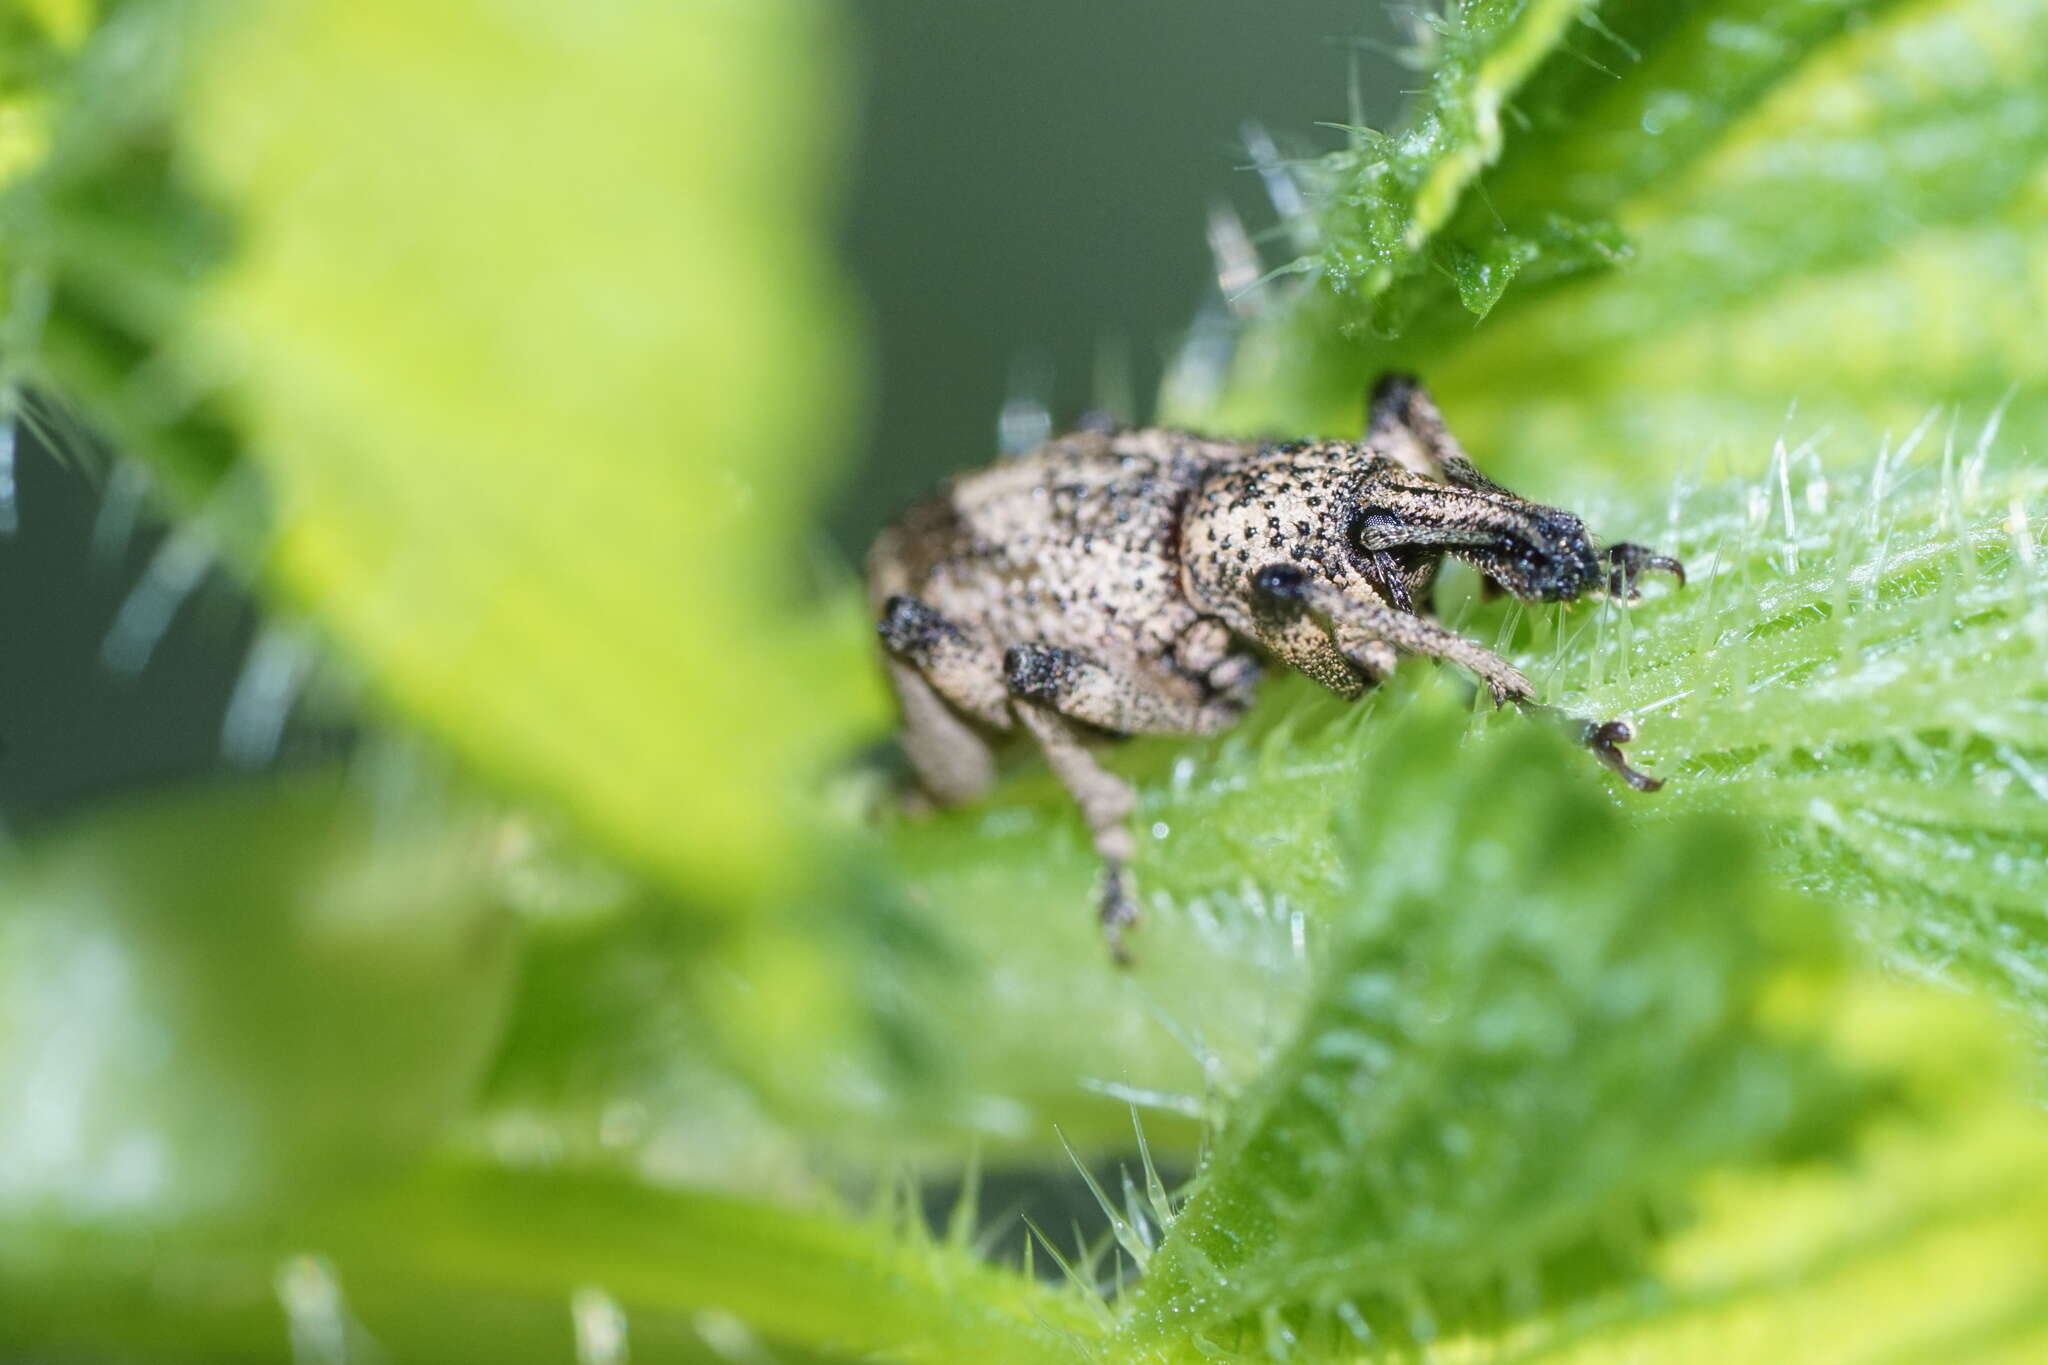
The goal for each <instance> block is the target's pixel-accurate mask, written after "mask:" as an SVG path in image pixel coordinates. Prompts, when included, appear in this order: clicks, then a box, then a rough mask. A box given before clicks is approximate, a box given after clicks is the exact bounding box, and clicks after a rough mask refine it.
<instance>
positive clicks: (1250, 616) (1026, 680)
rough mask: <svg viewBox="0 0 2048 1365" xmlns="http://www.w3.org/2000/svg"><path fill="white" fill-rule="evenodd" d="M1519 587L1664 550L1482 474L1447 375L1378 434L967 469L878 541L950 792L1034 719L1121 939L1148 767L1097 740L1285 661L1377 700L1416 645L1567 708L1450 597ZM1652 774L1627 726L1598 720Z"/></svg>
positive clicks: (1376, 412) (906, 738) (1215, 721)
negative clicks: (1131, 764) (1446, 617)
mask: <svg viewBox="0 0 2048 1365" xmlns="http://www.w3.org/2000/svg"><path fill="white" fill-rule="evenodd" d="M1446 555H1452V556H1455V557H1457V558H1459V559H1462V560H1464V561H1466V562H1468V563H1470V564H1472V565H1473V566H1474V567H1475V568H1477V569H1478V570H1479V572H1480V573H1481V574H1482V575H1483V576H1484V578H1485V580H1486V581H1487V582H1489V583H1490V584H1492V585H1495V586H1496V587H1498V588H1499V589H1502V590H1505V591H1507V592H1510V593H1513V594H1514V595H1515V596H1517V597H1520V598H1524V599H1527V600H1530V601H1537V602H1562V601H1569V600H1571V599H1574V598H1578V597H1581V596H1584V595H1586V594H1588V593H1593V592H1603V591H1604V592H1606V593H1608V594H1610V595H1611V596H1614V597H1617V598H1622V599H1626V600H1633V599H1634V598H1635V597H1636V596H1637V590H1636V579H1637V577H1638V576H1639V575H1640V574H1642V573H1644V572H1646V571H1650V570H1657V571H1662V572H1666V573H1669V574H1671V575H1672V576H1673V577H1674V578H1675V579H1676V580H1677V581H1678V582H1679V583H1680V584H1681V585H1682V584H1683V583H1684V581H1685V570H1684V567H1683V566H1682V565H1681V564H1680V563H1679V562H1678V561H1677V560H1675V559H1672V558H1670V557H1668V556H1665V555H1660V554H1657V553H1655V552H1653V551H1651V550H1649V549H1646V548H1644V547H1643V546H1640V545H1631V544H1626V543H1623V544H1615V545H1609V546H1607V547H1606V549H1605V550H1604V551H1602V550H1599V549H1596V547H1595V546H1594V543H1593V541H1592V539H1591V538H1590V537H1589V536H1588V535H1587V533H1586V527H1585V523H1584V522H1582V521H1581V520H1580V519H1579V518H1578V517H1576V516H1574V515H1573V514H1572V513H1570V512H1566V511H1562V510H1560V509H1558V508H1555V507H1546V506H1543V505H1542V504H1540V503H1534V502H1531V501H1529V500H1528V499H1526V498H1522V497H1519V496H1517V495H1516V494H1514V493H1511V492H1509V491H1508V490H1507V489H1506V488H1503V487H1502V486H1501V485H1499V484H1497V483H1495V482H1494V481H1493V480H1491V479H1489V478H1487V477H1486V476H1485V475H1484V474H1482V473H1480V472H1479V470H1478V468H1477V467H1476V466H1474V464H1473V463H1472V461H1471V459H1470V458H1468V457H1467V455H1466V454H1465V452H1464V450H1463V449H1462V448H1461V447H1460V446H1459V444H1458V442H1457V440H1456V438H1455V437H1453V436H1452V434H1451V432H1450V430H1449V428H1448V427H1447V426H1445V424H1444V420H1443V416H1442V414H1441V413H1440V412H1439V411H1438V409H1437V406H1436V404H1435V402H1434V401H1433V400H1432V399H1431V398H1430V396H1429V394H1428V392H1427V391H1426V390H1425V389H1424V388H1423V387H1422V385H1421V384H1420V383H1418V382H1417V381H1416V380H1415V379H1414V378H1413V377H1411V376H1408V375H1401V374H1390V375H1387V376H1385V377H1383V378H1382V379H1381V380H1380V381H1379V383H1378V384H1377V385H1375V386H1374V388H1373V390H1372V394H1371V398H1370V400H1369V406H1368V422H1367V431H1366V435H1365V439H1364V440H1362V441H1355V442H1354V441H1285V442H1282V441H1256V442H1245V441H1229V440H1215V439H1210V438H1207V437H1202V436H1197V435H1192V434H1189V433H1186V432H1179V431H1166V430H1159V429H1145V430H1129V429H1116V428H1114V427H1112V426H1110V425H1107V424H1100V423H1098V424H1093V425H1091V426H1089V427H1087V428H1086V429H1084V430H1081V431H1078V432H1076V433H1074V434H1073V435H1069V436H1064V437H1060V438H1058V439H1056V440H1054V441H1052V442H1050V443H1049V444H1047V445H1045V446H1043V447H1041V448H1040V449H1038V450H1036V451H1034V452H1032V453H1030V454H1028V455H1022V456H1018V457H1016V458H1012V459H1009V460H1006V461H1003V462H1001V463H998V464H995V465H991V466H989V467H987V468H983V469H977V470H973V471H971V472H968V473H965V474H962V475H959V476H957V477H955V478H953V479H952V480H950V481H949V482H948V483H947V484H945V485H944V486H943V487H942V488H941V489H940V491H939V492H938V493H937V494H935V495H934V496H933V497H931V498H930V499H928V500H927V501H925V502H922V503H920V504H918V505H917V506H915V507H913V508H911V509H910V510H909V511H908V512H906V513H905V514H904V515H903V516H902V517H900V518H899V519H897V521H895V522H894V523H893V524H892V525H890V526H889V527H888V528H887V529H885V530H884V531H883V532H882V533H881V535H880V536H879V537H877V539H876V541H875V544H874V547H873V549H872V550H871V551H870V552H869V554H868V558H867V581H868V589H869V597H870V603H871V605H872V607H873V609H874V611H875V613H876V623H877V630H878V632H879V634H880V636H881V642H882V652H883V657H884V662H885V665H886V667H887V669H888V673H889V680H890V683H891V685H892V686H893V688H894V690H895V693H896V699H897V702H898V704H899V706H900V708H901V711H902V719H903V729H902V744H903V749H904V753H905V755H906V757H907V758H908V759H909V762H910V765H911V768H912V769H913V771H914V772H915V774H916V777H917V780H918V782H919V784H920V785H921V786H922V788H923V790H924V792H925V794H926V795H927V796H928V797H929V798H930V799H931V800H932V801H934V802H936V803H938V804H941V805H954V804H959V803H961V802H967V801H972V800H973V799H975V798H976V797H978V796H980V795H981V794H982V793H983V792H985V791H986V790H987V789H988V788H989V786H990V785H991V784H992V783H993V782H994V780H995V774H996V766H995V765H996V750H997V747H998V745H999V744H1001V743H1002V742H1003V741H1005V740H1007V739H1009V738H1012V737H1016V736H1019V735H1028V736H1029V737H1030V738H1031V739H1032V740H1034V741H1036V742H1037V744H1038V747H1039V748H1040V749H1041V750H1042V751H1043V752H1044V755H1045V759H1046V762H1047V763H1048V765H1049V766H1050V767H1051V768H1052V771H1053V772H1054V773H1055V774H1056V775H1057V776H1058V778H1059V779H1060V781H1061V782H1062V783H1063V784H1064V785H1065V786H1066V788H1067V790H1068V791H1069V792H1071V793H1072V794H1073V797H1074V799H1075V801H1076V802H1077V803H1078V804H1079V805H1080V807H1081V811H1082V814H1083V815H1084V816H1085V817H1086V820H1087V824H1088V829H1089V832H1090V833H1091V835H1092V836H1093V839H1094V844H1095V848H1096V851H1097V852H1098V853H1099V854H1100V855H1101V858H1102V864H1103V872H1102V885H1101V899H1100V905H1099V911H1100V916H1101V922H1102V928H1103V932H1104V934H1105V936H1106V937H1107V939H1108V942H1109V946H1110V951H1111V953H1112V955H1113V956H1115V957H1116V959H1117V960H1118V961H1128V956H1127V953H1126V948H1125V931H1126V930H1127V929H1128V928H1129V927H1130V926H1131V925H1132V924H1133V923H1135V921H1136V920H1137V917H1138V908H1137V900H1136V898H1135V896H1134V894H1133V890H1132V886H1131V876H1130V871H1129V865H1130V863H1131V860H1132V858H1133V856H1134V855H1135V853H1136V842H1135V840H1134V838H1133V836H1132V833H1131V829H1130V825H1129V821H1130V816H1131V812H1132V809H1133V807H1134V806H1135V804H1136V794H1135V792H1134V791H1133V790H1132V788H1131V786H1130V784H1129V783H1128V782H1125V781H1124V780H1123V779H1121V778H1119V777H1117V776H1116V775H1115V774H1113V773H1111V772H1110V771H1109V770H1108V769H1106V768H1104V767H1103V766H1102V764H1101V763H1100V762H1099V761H1098V760H1097V758H1096V756H1095V754H1094V753H1093V751H1092V748H1091V741H1094V740H1098V739H1102V738H1105V737H1118V736H1127V735H1138V734H1182V735H1206V734H1214V733H1216V732H1218V731H1221V730H1225V729H1228V728H1229V727H1230V726H1232V725H1234V724H1235V723H1236V722H1237V721H1238V720H1239V719H1240V718H1241V717H1242V716H1243V715H1244V714H1245V711H1246V710H1247V708H1249V707H1250V705H1251V704H1252V700H1253V696H1254V693H1255V691H1256V689H1257V686H1258V682H1259V678H1260V675H1261V674H1262V673H1263V672H1264V671H1265V669H1266V668H1267V667H1268V666H1269V665H1270V664H1272V663H1274V662H1278V663H1281V664H1285V665H1287V666H1289V667H1292V668H1295V669H1298V670H1299V671H1301V672H1303V673H1306V674H1307V675H1308V676H1309V677H1311V678H1313V679H1315V680H1316V681H1317V682H1318V683H1320V684H1322V685H1323V686H1324V687H1326V688H1328V689H1329V690H1330V691H1332V692H1334V693H1336V694H1337V695H1338V696H1340V697H1345V698H1356V697H1358V696H1359V695H1360V694H1362V693H1363V692H1364V691H1365V690H1366V689H1367V688H1369V687H1370V686H1372V685H1373V684H1374V683H1377V682H1379V681H1380V680H1382V679H1384V678H1385V677H1387V675H1388V674H1389V673H1391V672H1392V671H1393V668H1394V665H1395V661H1396V659H1397V657H1398V656H1399V655H1401V654H1403V653H1408V654H1420V655H1425V656H1427V657H1430V658H1434V659H1443V660H1448V661H1450V662H1451V663H1454V664H1457V665H1459V666H1460V667H1462V668H1464V669H1466V670H1467V671H1469V672H1470V673H1471V674H1472V675H1473V676H1475V677H1476V678H1477V679H1478V680H1479V682H1480V683H1481V684H1482V685H1483V686H1484V687H1485V688H1486V689H1487V691H1488V692H1489V693H1490V694H1491V695H1492V697H1493V700H1494V702H1495V704H1496V705H1506V704H1508V703H1510V702H1513V703H1515V704H1517V705H1519V706H1521V707H1523V708H1524V709H1527V710H1532V711H1539V712H1545V713H1548V714H1553V715H1554V714H1557V713H1555V712H1551V711H1550V708H1547V707H1544V706H1542V705H1541V704H1540V703H1539V702H1538V701H1537V700H1536V696H1535V693H1534V690H1533V689H1532V688H1531V687H1530V685H1529V680H1528V679H1527V678H1525V677H1524V676H1522V674H1521V673H1520V672H1519V671H1518V670H1517V669H1516V668H1515V667H1514V665H1513V664H1511V663H1509V662H1508V661H1507V660H1506V659H1503V658H1501V657H1500V656H1499V655H1498V654H1495V653H1494V652H1493V651H1491V650H1489V649H1487V648H1485V647H1484V646H1482V645H1480V644H1478V643H1477V642H1475V641H1473V640H1470V639H1467V638H1466V637H1465V636H1462V635H1459V634H1457V633H1456V632H1455V631H1452V630H1450V629H1448V628H1446V627H1445V626H1444V625H1442V624H1441V623H1440V622H1438V621H1436V620H1435V619H1433V618H1432V616H1431V615H1430V614H1429V612H1430V607H1431V588H1432V585H1433V583H1434V582H1435V580H1436V577H1437V573H1438V570H1439V569H1440V568H1441V566H1442V564H1443V561H1444V557H1445V556H1446ZM1574 724H1575V725H1576V728H1577V732H1578V735H1579V738H1580V739H1581V741H1582V742H1583V743H1584V744H1585V745H1586V747H1587V748H1588V749H1590V750H1591V751H1592V752H1593V753H1594V754H1595V755H1596V756H1597V757H1598V758H1600V759H1601V760H1602V761H1603V762H1605V763H1606V764H1607V765H1608V766H1609V767H1611V768H1612V769H1614V771H1615V772H1616V773H1618V774H1619V775H1620V776H1621V777H1622V778H1623V780H1625V781H1626V782H1628V784H1629V785H1630V786H1632V787H1635V788H1636V789H1638V790H1642V791H1650V790H1654V789H1655V788H1656V787H1657V786H1658V785H1659V784H1658V782H1657V780H1656V779H1654V778H1651V777H1648V776H1646V775H1644V774H1643V773H1640V772H1638V771H1637V770H1635V769H1634V768H1632V767H1631V766H1629V764H1628V762H1627V760H1626V759H1625V758H1624V757H1623V756H1622V753H1621V749H1620V746H1621V745H1622V744H1623V743H1626V742H1627V741H1628V740H1630V739H1632V738H1633V737H1634V734H1633V731H1632V730H1631V729H1630V727H1629V726H1628V724H1627V723H1626V722H1624V721H1605V722H1574Z"/></svg>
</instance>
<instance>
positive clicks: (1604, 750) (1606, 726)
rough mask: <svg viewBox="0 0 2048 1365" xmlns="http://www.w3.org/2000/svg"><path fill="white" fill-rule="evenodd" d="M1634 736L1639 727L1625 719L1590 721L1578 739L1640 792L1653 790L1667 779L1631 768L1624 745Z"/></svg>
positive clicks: (1594, 755)
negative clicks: (1623, 750)
mask: <svg viewBox="0 0 2048 1365" xmlns="http://www.w3.org/2000/svg"><path fill="white" fill-rule="evenodd" d="M1635 737H1636V727H1635V726H1633V725H1630V724H1629V723H1628V722H1627V721H1625V720H1589V721H1587V722H1586V725H1585V729H1584V730H1583V731H1582V733H1581V736H1580V741H1579V742H1580V743H1582V744H1584V745H1585V746H1586V747H1587V748H1588V749H1590V750H1592V751H1593V757H1595V758H1597V759H1599V760H1600V761H1601V762H1602V763H1605V764H1606V765H1607V766H1608V767H1610V768H1612V769H1614V771H1615V772H1616V773H1617V774H1619V775H1620V777H1621V780H1622V781H1624V782H1626V783H1628V784H1629V786H1631V787H1634V788H1635V789H1636V790H1637V791H1639V792H1653V791H1655V790H1657V788H1659V787H1661V786H1663V785H1664V779H1663V778H1661V777H1652V776H1650V775H1649V774H1648V773H1646V772H1643V771H1641V770H1639V769H1637V768H1633V767H1630V766H1629V761H1628V759H1626V758H1625V757H1623V756H1622V752H1621V746H1622V745H1624V744H1626V743H1628V742H1629V741H1630V740H1632V739H1634V738H1635Z"/></svg>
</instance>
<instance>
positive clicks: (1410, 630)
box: [1252, 564, 1536, 705]
mask: <svg viewBox="0 0 2048 1365" xmlns="http://www.w3.org/2000/svg"><path fill="white" fill-rule="evenodd" d="M1252 586H1253V589H1254V591H1255V592H1256V593H1257V594H1258V595H1259V596H1260V597H1262V598H1264V599H1265V600H1267V601H1268V602H1272V603H1274V604H1276V605H1281V606H1284V605H1290V604H1291V605H1292V606H1293V607H1294V609H1295V610H1296V612H1297V613H1305V614H1306V615H1307V616H1309V617H1312V618H1314V620H1315V622H1316V624H1317V625H1319V626H1320V627H1321V628H1323V629H1325V630H1327V631H1328V632H1329V633H1330V635H1331V636H1332V637H1334V638H1335V639H1336V640H1337V642H1338V644H1339V646H1342V647H1345V653H1346V654H1347V655H1349V654H1351V653H1352V652H1353V650H1356V651H1357V653H1358V657H1357V658H1356V659H1355V660H1354V662H1355V665H1356V666H1357V667H1359V668H1360V669H1362V670H1370V671H1372V672H1378V671H1380V670H1381V669H1383V668H1384V665H1385V658H1384V655H1383V654H1382V653H1379V652H1377V651H1370V650H1369V646H1370V645H1372V644H1373V643H1375V642H1377V643H1380V644H1384V645H1391V646H1393V647H1394V648H1395V649H1397V650H1406V651H1407V652H1408V653H1410V654H1423V655H1427V656H1428V657H1430V658H1432V659H1445V660H1448V661H1449V662H1451V663H1454V664H1457V665H1458V666H1459V667H1460V668H1463V669H1464V670H1465V671H1466V672H1468V673H1471V674H1472V675H1473V676H1474V677H1476V678H1478V679H1479V681H1480V682H1482V683H1484V684H1485V685H1486V690H1487V691H1488V692H1490V693H1492V694H1493V700H1494V703H1495V705H1505V704H1506V703H1508V702H1511V701H1516V702H1518V701H1522V700H1524V699H1526V698H1530V697H1534V696H1535V695H1536V690H1535V689H1534V688H1533V687H1531V686H1530V685H1529V680H1528V679H1527V678H1525V677H1523V676H1522V672H1521V670H1520V669H1518V668H1516V667H1515V666H1514V665H1513V664H1511V663H1509V662H1508V661H1507V660H1506V659H1503V658H1501V657H1500V655H1498V654H1495V653H1494V652H1493V651H1492V650H1490V649H1488V648H1486V647H1485V646H1484V645H1481V644H1479V643H1478V642H1477V641H1474V640H1468V639H1466V638H1465V637H1464V636H1462V635H1460V634H1458V633H1457V632H1456V631H1453V630H1447V629H1445V628H1444V627H1443V626H1441V625H1438V624H1437V623H1436V622H1435V621H1432V620H1430V619H1429V618H1428V617H1426V616H1416V615H1413V614H1411V613H1409V612H1405V611H1399V610H1397V609H1395V608H1393V607H1390V606H1388V605H1387V604H1386V603H1384V602H1378V601H1372V600H1369V599H1366V598H1361V597H1352V596H1349V595H1347V594H1345V593H1344V592H1341V591H1339V590H1338V588H1337V587H1336V586H1335V585H1334V584H1332V583H1330V582H1328V581H1327V580H1325V579H1322V578H1317V577H1315V576H1313V575H1311V574H1310V573H1308V572H1307V571H1306V570H1304V569H1302V568H1301V567H1300V566H1299V565H1296V564H1268V565H1267V566H1266V567H1264V568H1262V569H1260V570H1259V571H1258V572H1257V573H1256V574H1254V575H1253V577H1252Z"/></svg>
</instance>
